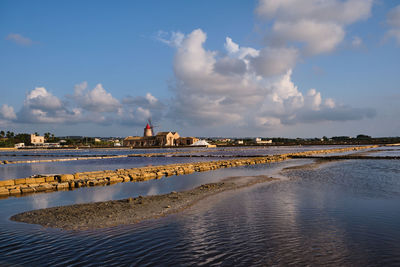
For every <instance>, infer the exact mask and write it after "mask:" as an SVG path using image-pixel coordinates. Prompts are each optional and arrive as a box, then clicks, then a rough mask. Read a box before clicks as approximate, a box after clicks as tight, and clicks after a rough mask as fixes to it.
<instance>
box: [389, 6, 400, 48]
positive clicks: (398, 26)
mask: <svg viewBox="0 0 400 267" xmlns="http://www.w3.org/2000/svg"><path fill="white" fill-rule="evenodd" d="M387 24H388V25H389V26H390V30H389V31H388V32H387V33H386V37H388V38H394V39H395V40H396V41H397V43H398V44H400V5H398V6H397V7H395V8H393V9H392V10H391V11H389V13H388V15H387Z"/></svg>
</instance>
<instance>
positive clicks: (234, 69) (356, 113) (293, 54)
mask: <svg viewBox="0 0 400 267" xmlns="http://www.w3.org/2000/svg"><path fill="white" fill-rule="evenodd" d="M206 39H207V35H206V33H205V32H203V31H202V30H201V29H197V30H194V31H193V32H191V33H190V34H188V35H186V36H185V37H184V39H183V41H182V44H181V46H179V47H177V50H176V54H175V58H174V72H175V77H176V80H175V84H174V85H173V86H172V87H171V89H172V90H173V92H174V95H175V96H174V98H173V101H172V103H173V104H172V105H171V107H170V113H169V116H171V117H172V118H176V119H177V120H178V121H179V122H181V123H183V124H192V125H197V126H199V125H229V124H231V125H232V124H234V125H237V126H242V127H260V128H268V127H276V126H280V125H284V124H294V123H301V122H302V123H304V122H314V121H324V120H326V121H330V120H353V119H361V118H365V117H370V116H373V115H374V113H373V112H372V111H371V110H367V109H352V108H351V107H344V106H341V105H337V104H336V103H335V101H334V100H333V99H331V98H327V99H323V98H322V95H321V93H320V92H318V91H317V90H316V89H310V90H308V92H307V93H306V94H303V93H302V92H301V91H300V90H299V89H298V87H297V86H296V85H295V84H294V83H293V81H292V78H291V77H292V70H291V69H292V67H293V66H294V65H295V62H296V59H297V56H298V53H297V52H298V50H297V49H295V48H276V47H272V48H270V47H265V48H263V49H261V50H257V49H254V48H250V47H241V46H240V45H239V44H237V43H235V42H234V41H233V40H232V39H231V38H229V37H228V38H226V42H225V49H226V54H225V55H224V56H222V57H221V56H220V54H221V52H218V51H210V50H207V49H205V47H204V45H205V42H206ZM346 114H347V115H346Z"/></svg>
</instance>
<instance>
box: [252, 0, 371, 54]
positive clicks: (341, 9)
mask: <svg viewBox="0 0 400 267" xmlns="http://www.w3.org/2000/svg"><path fill="white" fill-rule="evenodd" d="M372 4H373V0H347V1H339V0H330V1H321V0H260V1H259V4H258V6H257V9H256V13H257V14H258V15H259V16H260V17H262V18H265V19H268V20H272V21H273V24H272V32H271V34H270V36H269V38H268V39H269V42H271V43H272V44H274V45H278V46H282V45H285V44H286V43H287V42H289V43H293V44H296V43H298V42H300V43H301V44H303V46H304V47H303V50H304V53H306V54H307V55H315V54H320V53H326V52H330V51H332V50H334V49H335V48H336V47H337V46H338V45H339V44H340V43H341V42H342V41H343V39H344V37H345V27H346V26H347V25H349V24H352V23H354V22H357V21H360V20H364V19H367V18H368V17H369V16H370V14H371V8H372Z"/></svg>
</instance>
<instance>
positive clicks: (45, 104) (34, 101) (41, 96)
mask: <svg viewBox="0 0 400 267" xmlns="http://www.w3.org/2000/svg"><path fill="white" fill-rule="evenodd" d="M25 105H26V106H29V107H30V108H32V109H41V110H48V111H51V110H57V109H60V108H62V105H63V104H62V103H61V101H60V99H58V97H56V96H54V95H52V94H51V93H50V92H47V90H46V88H44V87H36V88H35V89H34V90H32V91H30V92H29V93H28V94H27V95H26V98H25Z"/></svg>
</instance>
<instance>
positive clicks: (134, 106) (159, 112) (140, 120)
mask: <svg viewBox="0 0 400 267" xmlns="http://www.w3.org/2000/svg"><path fill="white" fill-rule="evenodd" d="M121 102H122V104H123V108H122V109H121V110H120V112H119V117H120V120H121V123H122V124H126V125H142V126H143V124H144V123H145V122H147V120H148V119H150V118H151V119H153V120H154V121H159V120H161V118H162V116H163V115H164V110H165V108H166V105H165V104H164V103H162V102H160V101H159V100H158V99H157V98H156V97H155V96H153V95H152V94H151V93H146V95H145V96H136V97H133V96H127V97H125V98H123V99H122V101H121Z"/></svg>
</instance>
